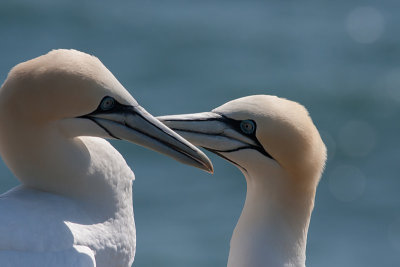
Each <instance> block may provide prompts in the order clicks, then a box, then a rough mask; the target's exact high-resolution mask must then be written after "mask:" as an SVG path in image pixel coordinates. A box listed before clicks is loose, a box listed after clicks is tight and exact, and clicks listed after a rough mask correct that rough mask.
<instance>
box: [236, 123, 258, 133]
mask: <svg viewBox="0 0 400 267" xmlns="http://www.w3.org/2000/svg"><path fill="white" fill-rule="evenodd" d="M240 130H242V132H243V133H245V134H253V133H254V132H255V130H256V124H255V123H254V121H252V120H244V121H241V122H240Z"/></svg>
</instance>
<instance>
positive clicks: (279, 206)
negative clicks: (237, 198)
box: [158, 95, 326, 267]
mask: <svg viewBox="0 0 400 267" xmlns="http://www.w3.org/2000/svg"><path fill="white" fill-rule="evenodd" d="M158 119H160V120H161V121H162V122H164V123H165V124H166V125H167V126H169V127H171V129H174V130H175V131H176V132H178V133H179V134H181V135H182V136H183V137H185V138H186V139H187V140H189V141H190V142H192V143H193V144H195V145H197V146H201V147H204V148H205V149H207V150H209V151H211V152H214V153H216V154H217V155H219V156H221V157H222V158H224V159H226V160H228V161H229V162H231V163H233V164H234V165H236V166H237V167H238V168H239V169H240V170H241V171H242V173H243V174H244V176H245V178H246V181H247V194H246V201H245V204H244V207H243V210H242V214H241V216H240V218H239V221H238V223H237V225H236V228H235V230H234V232H233V235H232V239H231V243H230V252H229V259H228V266H229V267H244V266H246V267H266V266H268V267H279V266H288V267H289V266H293V267H294V266H296V267H297V266H305V260H306V243H307V232H308V227H309V223H310V216H311V212H312V210H313V207H314V199H315V192H316V188H317V184H318V182H319V180H320V177H321V174H322V171H323V169H324V165H325V161H326V148H325V145H324V143H323V142H322V140H321V137H320V135H319V133H318V130H317V128H316V127H315V125H314V124H313V122H312V120H311V118H310V116H309V114H308V112H307V110H306V109H305V108H304V107H303V106H302V105H300V104H298V103H296V102H293V101H289V100H286V99H283V98H278V97H275V96H268V95H254V96H248V97H243V98H239V99H236V100H233V101H230V102H228V103H226V104H224V105H222V106H220V107H218V108H216V109H214V110H213V111H212V112H204V113H197V114H186V115H171V116H163V117H159V118H158Z"/></svg>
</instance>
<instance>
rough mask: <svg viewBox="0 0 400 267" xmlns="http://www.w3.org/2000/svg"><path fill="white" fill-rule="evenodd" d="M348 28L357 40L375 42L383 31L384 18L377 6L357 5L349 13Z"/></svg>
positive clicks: (351, 35)
mask: <svg viewBox="0 0 400 267" xmlns="http://www.w3.org/2000/svg"><path fill="white" fill-rule="evenodd" d="M346 28H347V32H348V34H349V35H350V37H351V38H352V39H353V40H355V41H356V42H359V43H364V44H367V43H373V42H375V41H376V40H377V39H378V38H379V37H380V36H381V35H382V33H383V30H384V18H383V16H382V14H381V13H380V12H379V11H378V10H377V9H376V8H373V7H357V8H356V9H354V10H353V11H352V12H350V14H349V15H348V17H347V21H346Z"/></svg>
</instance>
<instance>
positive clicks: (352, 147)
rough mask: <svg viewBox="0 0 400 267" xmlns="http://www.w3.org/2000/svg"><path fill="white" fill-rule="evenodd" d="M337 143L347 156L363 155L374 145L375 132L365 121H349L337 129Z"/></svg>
mask: <svg viewBox="0 0 400 267" xmlns="http://www.w3.org/2000/svg"><path fill="white" fill-rule="evenodd" d="M338 143H339V147H340V149H341V150H342V151H343V152H344V153H346V154H347V155H348V156H351V157H364V156H367V155H368V154H369V153H370V152H371V151H372V149H373V148H374V147H375V144H376V133H375V130H374V129H373V128H372V127H371V126H370V125H369V123H367V122H365V121H349V122H347V123H346V124H345V125H344V126H343V127H342V128H341V129H340V130H339V138H338Z"/></svg>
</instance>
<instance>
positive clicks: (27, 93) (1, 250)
mask: <svg viewBox="0 0 400 267" xmlns="http://www.w3.org/2000/svg"><path fill="white" fill-rule="evenodd" d="M99 137H100V138H99ZM102 138H114V139H124V140H128V141H130V142H133V143H137V144H140V145H142V146H145V147H147V148H150V149H153V150H156V151H158V152H161V153H163V154H165V155H169V156H171V157H173V158H174V159H176V160H178V161H180V162H183V163H186V164H190V165H193V166H196V167H199V168H202V169H205V170H207V171H210V172H211V171H212V165H211V162H210V161H209V160H208V158H207V157H206V156H205V155H204V154H203V153H202V152H200V151H199V150H198V149H197V148H195V147H194V146H193V145H191V144H190V143H188V142H187V141H186V140H184V139H183V138H182V137H180V136H179V135H177V134H176V133H174V132H173V131H171V130H170V129H169V128H167V127H166V126H165V125H163V124H162V123H160V122H159V121H158V120H156V119H155V118H154V117H152V116H151V115H150V114H149V113H147V112H146V111H145V110H144V109H143V108H142V107H140V106H139V105H138V103H137V102H136V100H135V99H134V98H133V97H132V96H131V95H130V94H129V93H128V91H127V90H126V89H125V88H124V87H123V86H122V85H121V84H120V83H119V82H118V80H117V79H116V78H115V77H114V76H113V75H112V74H111V72H110V71H109V70H108V69H107V68H106V67H105V66H104V65H103V64H102V63H101V62H100V60H98V59H97V58H96V57H94V56H90V55H88V54H85V53H82V52H79V51H75V50H55V51H51V52H50V53H48V54H46V55H44V56H41V57H38V58H35V59H33V60H30V61H27V62H24V63H21V64H19V65H17V66H16V67H14V68H13V69H12V70H11V71H10V73H9V75H8V77H7V79H6V81H5V82H4V84H3V85H2V87H1V89H0V152H1V156H2V158H3V160H4V162H5V163H6V164H7V166H8V167H9V168H10V169H11V170H12V172H13V173H14V175H15V176H16V177H17V178H18V179H19V180H20V181H21V183H22V185H21V186H18V187H16V188H13V189H11V190H10V191H8V192H7V193H4V194H3V195H1V196H0V265H1V266H13V267H15V266H41V267H42V266H107V267H110V266H130V265H131V264H132V262H133V258H134V254H135V247H136V231H135V223H134V218H133V207H132V180H133V179H134V174H133V173H132V171H131V169H130V168H129V167H128V165H127V164H126V162H125V160H124V159H123V157H122V156H121V155H120V154H119V153H118V151H116V150H115V149H114V148H113V147H112V146H111V145H110V144H109V143H108V142H107V141H105V140H104V139H102Z"/></svg>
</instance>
